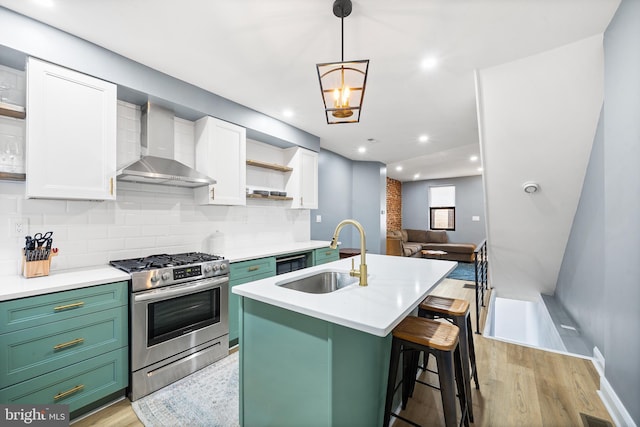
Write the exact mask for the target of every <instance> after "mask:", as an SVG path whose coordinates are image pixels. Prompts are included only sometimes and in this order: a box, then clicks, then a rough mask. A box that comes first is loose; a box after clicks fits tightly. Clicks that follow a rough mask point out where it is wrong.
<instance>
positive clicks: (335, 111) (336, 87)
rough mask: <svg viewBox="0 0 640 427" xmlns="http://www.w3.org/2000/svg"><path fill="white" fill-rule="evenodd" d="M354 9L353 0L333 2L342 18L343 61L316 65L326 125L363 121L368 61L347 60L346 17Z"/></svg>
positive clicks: (336, 13)
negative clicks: (345, 47)
mask: <svg viewBox="0 0 640 427" xmlns="http://www.w3.org/2000/svg"><path fill="white" fill-rule="evenodd" d="M351 10H352V5H351V0H335V1H334V3H333V14H334V15H335V16H337V17H338V18H340V23H341V27H342V37H341V40H342V56H341V61H340V62H330V63H322V64H316V69H317V71H318V79H319V80H320V93H321V94H322V101H323V102H324V111H325V115H326V117H327V124H336V123H357V122H359V121H360V112H361V109H362V100H363V99H364V90H365V87H366V85H367V72H368V69H369V60H368V59H363V60H357V61H347V62H345V60H344V18H346V17H347V16H349V15H350V14H351Z"/></svg>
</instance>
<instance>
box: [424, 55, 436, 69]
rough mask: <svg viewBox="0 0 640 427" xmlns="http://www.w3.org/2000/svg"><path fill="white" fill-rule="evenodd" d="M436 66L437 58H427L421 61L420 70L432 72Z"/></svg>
mask: <svg viewBox="0 0 640 427" xmlns="http://www.w3.org/2000/svg"><path fill="white" fill-rule="evenodd" d="M437 66H438V58H436V57H435V56H429V57H427V58H424V59H423V60H422V69H423V70H433V69H434V68H436V67H437Z"/></svg>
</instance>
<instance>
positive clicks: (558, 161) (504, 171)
mask: <svg viewBox="0 0 640 427" xmlns="http://www.w3.org/2000/svg"><path fill="white" fill-rule="evenodd" d="M603 60H604V59H603V47H602V34H600V35H597V36H593V37H590V38H587V39H584V40H581V41H579V42H576V43H572V44H569V45H566V46H563V47H560V48H557V49H554V50H551V51H547V52H543V53H541V54H537V55H534V56H530V57H527V58H524V59H520V60H517V61H514V62H510V63H506V64H502V65H499V66H495V67H491V68H487V69H482V70H477V71H476V91H477V104H478V127H479V130H480V147H481V154H482V162H483V167H484V185H485V206H486V219H487V222H486V223H487V242H488V250H489V255H490V264H489V266H490V267H489V268H490V269H489V273H490V280H491V284H492V286H494V287H495V288H496V289H497V291H498V295H500V296H501V297H507V298H517V299H527V300H535V299H536V298H537V295H538V294H540V293H544V294H553V293H554V290H555V285H556V281H557V278H558V273H559V271H560V265H561V263H562V258H563V255H564V250H565V247H566V244H567V240H568V237H569V233H570V231H571V225H572V222H573V217H574V214H575V212H576V208H577V206H578V201H579V198H580V193H581V190H582V183H583V180H584V176H585V172H586V168H587V164H588V161H589V155H590V153H591V146H592V143H593V139H594V136H595V132H596V126H597V123H598V118H599V115H600V109H601V106H602V101H603V75H604V62H603ZM527 181H534V182H537V183H538V184H539V185H540V191H538V192H537V193H535V194H527V193H525V192H524V191H523V189H522V184H523V183H525V182H527ZM594 262H598V260H594Z"/></svg>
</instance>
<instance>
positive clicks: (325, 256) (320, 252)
mask: <svg viewBox="0 0 640 427" xmlns="http://www.w3.org/2000/svg"><path fill="white" fill-rule="evenodd" d="M339 258H340V252H339V250H338V249H337V248H336V249H331V248H329V247H326V248H318V249H315V250H314V251H313V259H314V263H313V265H320V264H325V263H327V262H331V261H337V260H338V259H339Z"/></svg>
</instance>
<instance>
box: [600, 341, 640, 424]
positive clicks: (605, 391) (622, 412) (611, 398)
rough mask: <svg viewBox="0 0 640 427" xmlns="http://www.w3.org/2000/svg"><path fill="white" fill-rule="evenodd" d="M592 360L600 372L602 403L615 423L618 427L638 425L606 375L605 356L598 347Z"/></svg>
mask: <svg viewBox="0 0 640 427" xmlns="http://www.w3.org/2000/svg"><path fill="white" fill-rule="evenodd" d="M592 361H593V364H594V366H595V367H596V370H597V371H598V373H599V374H600V390H599V391H598V396H600V399H601V400H602V403H604V406H605V407H606V408H607V411H609V415H610V416H611V418H612V419H613V422H614V424H615V425H616V426H618V427H638V426H637V425H636V423H635V422H634V421H633V419H632V418H631V415H630V414H629V412H628V411H627V409H626V408H625V407H624V404H623V403H622V402H621V401H620V399H619V398H618V395H617V394H616V392H615V391H614V390H613V387H611V384H609V381H607V378H606V377H605V376H604V356H602V353H600V350H598V347H594V348H593V359H592Z"/></svg>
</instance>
